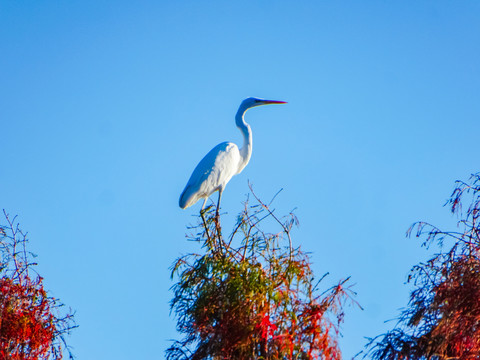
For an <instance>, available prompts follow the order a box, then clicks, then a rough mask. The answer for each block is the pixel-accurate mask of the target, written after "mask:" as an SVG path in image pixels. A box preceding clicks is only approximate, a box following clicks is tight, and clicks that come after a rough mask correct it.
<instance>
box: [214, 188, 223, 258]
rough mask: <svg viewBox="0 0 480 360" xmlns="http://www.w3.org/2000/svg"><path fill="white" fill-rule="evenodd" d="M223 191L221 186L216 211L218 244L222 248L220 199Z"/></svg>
mask: <svg viewBox="0 0 480 360" xmlns="http://www.w3.org/2000/svg"><path fill="white" fill-rule="evenodd" d="M222 192H223V189H222V188H220V189H219V190H218V202H217V210H216V212H215V225H216V227H217V237H218V245H219V246H220V249H221V248H222V241H223V240H222V228H221V227H220V214H219V210H220V200H221V199H222Z"/></svg>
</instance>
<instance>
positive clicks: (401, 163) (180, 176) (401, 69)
mask: <svg viewBox="0 0 480 360" xmlns="http://www.w3.org/2000/svg"><path fill="white" fill-rule="evenodd" d="M479 34H480V3H479V2H477V1H462V2H454V1H441V0H436V1H415V2H413V1H402V2H398V1H397V2H393V1H361V2H359V1H341V2H340V1H228V2H227V1H209V2H206V1H101V0H100V1H99V0H95V1H89V0H82V1H63V2H59V1H2V2H1V4H0V124H1V128H0V129H1V144H2V162H1V163H2V166H1V168H0V169H1V170H0V171H1V177H0V207H1V208H5V209H6V210H7V211H8V212H9V213H10V214H18V215H19V216H20V221H21V224H22V227H23V228H24V229H25V230H28V231H29V234H30V238H31V242H32V243H31V245H32V250H33V251H34V252H35V253H37V254H38V261H39V263H40V265H39V271H40V273H41V274H42V275H43V276H44V277H45V279H46V284H47V287H48V288H49V289H50V290H51V291H52V294H53V295H55V296H57V297H59V298H61V299H62V300H63V301H64V302H65V303H66V304H67V305H69V306H71V307H72V308H73V309H75V310H76V311H77V322H78V324H79V325H80V327H79V328H78V329H77V330H76V331H75V332H74V333H73V335H72V336H71V337H70V338H69V343H70V344H71V345H73V346H74V348H75V349H74V351H75V354H76V355H77V356H78V358H79V359H89V360H90V359H92V360H95V359H102V360H103V359H116V360H121V359H163V358H164V353H163V352H164V350H165V349H166V347H167V346H168V345H169V342H168V339H171V338H175V337H176V332H175V321H174V319H173V318H172V317H170V316H169V305H168V302H169V300H170V298H171V295H172V294H171V292H170V291H169V288H170V286H171V285H172V282H171V280H170V278H169V269H168V268H169V266H170V264H171V263H172V261H173V260H174V259H175V258H176V257H177V256H179V255H181V254H184V253H186V252H190V251H195V250H198V249H197V248H196V247H195V244H192V243H189V242H187V241H186V240H185V237H184V234H185V232H186V225H188V224H189V223H191V222H192V221H194V218H193V217H192V216H194V215H195V214H197V212H198V210H199V208H200V204H197V205H196V206H194V207H193V208H190V209H188V210H186V211H183V210H181V209H180V208H179V207H178V196H179V194H180V192H181V191H182V189H183V187H184V186H185V183H186V181H187V180H188V177H189V176H190V174H191V171H192V170H193V168H194V167H195V165H196V164H197V162H198V161H199V160H200V159H201V158H202V157H203V155H204V154H206V152H207V151H209V150H210V149H211V148H212V147H213V146H215V145H216V144H217V143H219V142H221V141H225V140H231V141H235V142H237V143H240V142H241V140H242V139H241V136H240V133H239V132H238V130H237V129H236V128H235V126H234V119H233V116H234V114H235V112H236V110H237V107H238V105H239V104H240V102H241V100H243V99H244V98H246V97H249V96H257V97H264V98H271V99H277V100H285V101H288V102H289V104H288V105H282V106H268V107H267V106H265V107H262V108H258V109H254V110H251V111H249V112H248V114H247V121H248V122H249V123H250V124H251V126H252V129H253V141H254V146H253V157H252V160H251V162H250V164H249V165H248V166H247V168H246V169H245V170H244V171H243V173H242V174H241V175H239V176H237V177H235V178H233V179H232V181H231V182H230V184H229V185H228V187H227V189H226V191H225V193H224V197H223V210H224V211H226V212H227V213H228V214H226V215H225V216H224V222H225V224H227V225H225V226H228V224H231V223H232V222H233V221H234V218H235V215H236V214H237V213H238V212H239V211H240V210H241V208H242V205H241V202H242V201H243V200H244V199H245V194H247V193H248V185H247V182H248V180H250V181H251V182H252V183H253V184H254V187H255V189H256V192H257V194H258V195H259V196H260V197H262V198H263V199H267V200H268V199H270V198H271V197H272V196H273V195H274V194H275V193H276V192H277V191H278V190H279V189H280V188H283V189H284V191H283V192H282V194H281V195H280V196H279V197H278V198H277V200H276V208H277V211H278V213H279V214H282V213H285V212H287V211H288V210H290V209H292V208H294V207H297V208H298V210H297V215H298V217H299V219H300V223H301V225H300V227H299V228H298V229H296V230H295V232H294V233H293V236H294V241H295V245H301V246H302V248H303V249H304V250H305V251H310V252H312V260H313V262H314V270H315V272H316V273H317V274H318V275H319V276H320V275H322V274H323V273H325V272H327V271H329V272H330V273H331V276H330V277H329V278H328V280H327V282H326V283H325V284H326V285H327V284H328V283H330V284H331V283H333V282H335V281H337V280H338V279H340V278H343V277H346V276H351V277H352V282H353V283H356V286H355V289H356V290H357V292H358V299H357V300H358V301H359V302H360V303H361V305H362V306H363V307H364V309H365V310H364V311H360V310H357V309H353V308H351V309H349V310H348V312H347V314H346V318H345V324H344V326H343V328H342V330H343V331H342V332H343V338H342V340H341V347H342V350H343V352H344V355H345V358H347V359H348V358H351V357H352V356H353V355H354V354H356V353H357V352H358V351H360V350H362V348H363V345H364V344H365V339H364V337H366V336H375V335H378V334H380V333H381V332H383V331H385V330H386V329H387V328H389V327H390V326H391V325H393V324H392V323H389V324H385V323H384V321H385V320H388V319H391V318H393V317H395V316H396V315H397V314H398V311H397V310H398V308H400V307H402V306H405V305H406V301H407V298H408V286H406V285H404V282H405V280H406V277H407V274H408V271H409V269H410V268H411V266H412V265H414V264H415V263H417V262H418V261H420V260H422V259H426V257H427V255H428V253H427V252H426V251H425V250H424V249H422V248H420V246H419V245H420V244H419V242H418V241H416V240H415V239H405V236H404V234H405V231H406V229H407V228H408V227H409V226H410V224H411V223H412V222H414V221H416V220H427V221H430V222H432V223H434V224H437V225H439V226H445V227H452V226H453V224H454V221H455V219H454V218H452V217H451V216H450V215H449V213H448V211H447V209H445V208H442V205H443V204H444V202H445V199H446V198H447V197H448V195H449V194H450V192H451V190H452V188H453V182H454V180H456V179H459V178H462V179H466V178H467V177H468V176H469V174H470V173H472V172H476V171H479V170H480V168H479V156H478V149H479V147H478V143H479V140H478V139H479V134H480V101H479V94H480V71H479V69H480V65H479V64H480V41H479ZM266 230H271V231H275V230H276V229H266Z"/></svg>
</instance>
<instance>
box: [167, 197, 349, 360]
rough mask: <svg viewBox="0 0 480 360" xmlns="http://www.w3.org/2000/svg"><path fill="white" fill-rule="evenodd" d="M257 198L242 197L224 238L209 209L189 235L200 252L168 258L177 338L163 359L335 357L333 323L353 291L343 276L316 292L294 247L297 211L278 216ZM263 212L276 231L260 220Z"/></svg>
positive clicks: (307, 265)
mask: <svg viewBox="0 0 480 360" xmlns="http://www.w3.org/2000/svg"><path fill="white" fill-rule="evenodd" d="M255 198H256V197H255ZM256 199H257V201H258V203H257V204H255V205H253V206H249V204H248V203H245V207H244V210H243V211H242V212H241V213H240V214H239V216H238V218H237V223H236V224H235V226H234V229H233V231H232V233H231V235H230V236H229V237H228V238H227V239H225V238H224V237H223V235H222V229H221V226H220V219H219V217H215V215H214V212H213V211H214V210H213V209H210V210H207V211H205V212H202V213H201V214H200V216H199V219H198V225H197V226H196V227H193V228H192V230H194V232H195V235H191V236H190V240H193V241H195V242H197V243H199V245H200V247H201V248H202V249H203V250H204V251H205V253H204V254H203V255H200V254H189V255H186V256H184V257H181V258H179V259H177V260H176V261H175V262H174V264H173V265H172V276H173V277H174V278H175V277H176V278H177V279H178V282H177V283H176V284H174V285H173V287H172V290H173V293H174V296H173V299H172V301H171V309H172V311H173V312H174V313H175V314H176V316H177V320H178V322H177V330H178V331H179V333H181V334H183V338H182V340H180V341H176V342H175V343H174V344H173V345H172V346H171V347H170V348H169V349H168V350H167V358H168V359H172V360H173V359H175V360H177V359H242V360H244V359H286V358H288V359H307V358H308V359H311V358H324V359H338V358H340V350H339V349H338V345H337V341H336V337H337V336H338V326H339V324H340V322H341V321H342V319H343V315H342V314H343V312H342V306H343V305H344V303H345V301H347V300H351V296H352V295H353V292H352V291H351V290H350V289H349V288H348V287H343V282H341V283H342V285H340V284H339V285H337V286H334V287H332V288H331V289H330V290H328V291H327V292H325V293H324V294H323V295H319V294H317V293H316V292H317V290H316V289H314V287H313V285H312V279H313V274H312V270H311V268H310V260H309V258H308V256H307V255H306V254H305V253H303V252H302V251H301V250H300V248H296V249H293V248H292V243H291V238H290V231H291V228H292V226H293V225H294V224H295V223H296V222H297V220H296V218H295V216H294V215H293V214H290V215H289V216H288V217H287V218H286V219H282V220H281V219H279V218H278V217H277V216H276V215H274V211H272V210H271V209H270V208H268V206H266V205H265V204H263V203H262V202H261V201H260V200H259V199H258V198H256ZM267 219H271V220H273V221H274V223H276V224H277V225H278V227H279V230H278V232H274V233H266V232H264V231H263V230H262V229H261V228H260V227H259V224H261V223H262V222H264V221H265V220H267ZM331 318H333V319H335V320H334V321H332V320H331Z"/></svg>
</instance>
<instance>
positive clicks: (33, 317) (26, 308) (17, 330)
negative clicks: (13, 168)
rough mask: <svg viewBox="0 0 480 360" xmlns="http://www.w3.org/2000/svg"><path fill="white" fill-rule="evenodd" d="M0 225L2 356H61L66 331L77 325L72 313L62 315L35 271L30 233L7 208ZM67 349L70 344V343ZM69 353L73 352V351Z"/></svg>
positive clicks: (24, 359) (33, 359) (27, 359)
mask: <svg viewBox="0 0 480 360" xmlns="http://www.w3.org/2000/svg"><path fill="white" fill-rule="evenodd" d="M4 217H5V220H6V224H5V225H0V256H1V258H0V359H11V360H39V359H40V360H41V359H49V358H50V359H61V358H62V350H63V349H64V348H66V345H65V341H64V338H63V335H64V334H66V333H68V332H69V330H70V329H72V328H73V327H74V322H73V315H72V314H71V313H67V314H66V315H63V316H60V315H59V311H58V308H59V307H60V306H61V304H60V303H59V302H58V300H57V299H54V298H52V297H49V296H48V294H47V292H46V291H45V289H44V287H43V278H42V277H40V276H39V275H38V274H36V273H34V271H33V269H32V267H33V266H35V265H36V264H35V263H33V262H31V260H30V259H31V258H32V257H33V256H32V254H31V253H29V252H28V251H27V246H26V245H27V242H28V239H27V236H26V234H25V233H23V232H22V231H21V230H20V229H19V227H18V223H17V222H16V219H15V218H13V219H10V218H9V216H8V214H6V213H5V212H4ZM67 350H68V347H67ZM70 357H72V356H71V354H70Z"/></svg>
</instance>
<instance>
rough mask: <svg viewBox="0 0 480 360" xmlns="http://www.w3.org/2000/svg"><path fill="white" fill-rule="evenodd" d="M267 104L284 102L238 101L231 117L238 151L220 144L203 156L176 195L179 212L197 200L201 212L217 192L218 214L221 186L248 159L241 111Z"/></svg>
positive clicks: (249, 142)
mask: <svg viewBox="0 0 480 360" xmlns="http://www.w3.org/2000/svg"><path fill="white" fill-rule="evenodd" d="M269 104H286V102H285V101H276V100H264V99H258V98H253V97H251V98H248V99H245V100H243V101H242V103H241V104H240V107H239V108H238V111H237V115H235V124H236V125H237V127H238V129H239V130H240V131H241V133H242V135H243V146H242V148H241V149H239V148H238V146H237V145H235V144H234V143H231V142H223V143H221V144H218V145H217V146H215V147H214V148H213V149H212V150H210V152H209V153H208V154H207V155H205V157H204V158H203V159H202V161H200V162H199V163H198V165H197V167H196V168H195V170H193V173H192V176H190V179H189V180H188V183H187V185H186V186H185V189H184V190H183V192H182V194H181V195H180V200H179V205H180V207H181V208H182V209H186V208H188V207H189V206H192V205H193V204H195V203H196V202H197V201H198V200H200V199H204V201H203V205H202V210H203V208H204V207H205V203H206V202H207V199H208V197H209V196H210V195H212V194H213V193H214V192H215V191H218V203H217V214H218V210H219V208H220V199H221V198H222V192H223V190H224V189H225V186H226V185H227V183H228V182H229V181H230V179H231V178H232V176H234V175H237V174H240V172H241V171H242V170H243V168H244V167H245V166H247V164H248V162H249V161H250V157H251V156H252V130H251V129H250V125H248V124H247V123H246V122H245V119H244V115H245V112H246V111H247V110H248V109H250V108H252V107H256V106H260V105H269Z"/></svg>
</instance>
